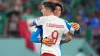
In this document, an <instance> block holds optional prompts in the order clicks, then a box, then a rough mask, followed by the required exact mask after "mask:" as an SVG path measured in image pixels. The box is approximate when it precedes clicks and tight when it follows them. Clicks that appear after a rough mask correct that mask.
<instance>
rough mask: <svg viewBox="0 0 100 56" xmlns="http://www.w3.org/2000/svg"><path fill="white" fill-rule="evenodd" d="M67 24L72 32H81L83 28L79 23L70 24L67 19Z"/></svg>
mask: <svg viewBox="0 0 100 56" xmlns="http://www.w3.org/2000/svg"><path fill="white" fill-rule="evenodd" d="M65 23H66V26H67V27H68V29H69V31H70V33H72V34H79V33H80V31H81V29H80V25H79V24H78V23H71V24H69V23H68V22H67V21H65Z"/></svg>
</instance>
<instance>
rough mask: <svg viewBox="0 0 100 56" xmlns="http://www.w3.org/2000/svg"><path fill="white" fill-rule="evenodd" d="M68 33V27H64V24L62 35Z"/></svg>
mask: <svg viewBox="0 0 100 56" xmlns="http://www.w3.org/2000/svg"><path fill="white" fill-rule="evenodd" d="M68 32H69V29H68V27H66V23H65V25H64V34H66V33H68Z"/></svg>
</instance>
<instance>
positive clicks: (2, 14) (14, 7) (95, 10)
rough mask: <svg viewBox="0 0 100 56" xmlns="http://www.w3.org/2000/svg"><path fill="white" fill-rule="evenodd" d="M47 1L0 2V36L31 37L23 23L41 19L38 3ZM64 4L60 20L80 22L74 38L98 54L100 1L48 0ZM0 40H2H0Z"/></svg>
mask: <svg viewBox="0 0 100 56" xmlns="http://www.w3.org/2000/svg"><path fill="white" fill-rule="evenodd" d="M43 1H47V0H0V36H3V37H8V36H9V37H11V36H13V37H17V38H18V37H25V35H26V36H27V38H29V37H30V34H31V33H30V32H29V30H28V25H27V23H26V21H27V20H28V19H29V18H33V19H34V18H36V17H39V16H42V14H41V12H40V10H41V2H43ZM48 1H53V2H56V1H59V2H62V4H63V5H64V12H63V13H62V15H61V18H63V19H65V20H67V21H69V22H76V23H79V24H80V26H81V33H80V34H79V35H75V37H78V38H85V39H86V41H87V42H88V43H89V44H90V45H91V46H92V47H93V48H94V50H96V51H97V53H100V40H99V39H100V0H48ZM0 38H1V37H0Z"/></svg>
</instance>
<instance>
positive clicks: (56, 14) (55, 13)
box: [54, 6, 61, 17]
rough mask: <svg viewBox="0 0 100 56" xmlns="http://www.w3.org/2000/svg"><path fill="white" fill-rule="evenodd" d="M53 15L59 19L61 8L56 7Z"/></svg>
mask: <svg viewBox="0 0 100 56" xmlns="http://www.w3.org/2000/svg"><path fill="white" fill-rule="evenodd" d="M54 15H55V16H57V17H60V15H61V8H60V7H59V6H56V9H55V11H54Z"/></svg>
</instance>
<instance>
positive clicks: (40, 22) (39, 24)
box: [35, 17, 45, 26]
mask: <svg viewBox="0 0 100 56" xmlns="http://www.w3.org/2000/svg"><path fill="white" fill-rule="evenodd" d="M44 22H45V17H40V18H39V19H37V20H36V21H35V23H36V25H37V26H41V25H43V24H44Z"/></svg>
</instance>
